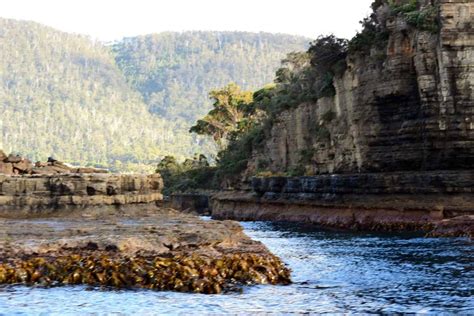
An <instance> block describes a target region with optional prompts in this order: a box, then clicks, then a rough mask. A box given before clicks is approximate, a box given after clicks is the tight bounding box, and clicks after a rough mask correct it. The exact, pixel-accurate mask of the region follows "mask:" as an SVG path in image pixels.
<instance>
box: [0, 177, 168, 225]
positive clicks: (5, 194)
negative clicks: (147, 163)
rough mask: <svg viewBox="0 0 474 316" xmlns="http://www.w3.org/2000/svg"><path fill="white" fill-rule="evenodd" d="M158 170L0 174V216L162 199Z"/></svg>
mask: <svg viewBox="0 0 474 316" xmlns="http://www.w3.org/2000/svg"><path fill="white" fill-rule="evenodd" d="M162 188H163V180H162V179H161V176H160V174H150V175H143V174H111V173H65V174H42V175H19V176H8V175H1V174H0V217H9V218H20V217H24V218H31V217H34V216H46V215H47V214H57V213H61V212H63V213H69V212H74V211H81V210H84V209H90V208H95V209H98V210H105V209H110V210H113V209H119V208H122V209H127V208H130V207H134V206H135V205H139V204H140V205H141V204H150V205H154V204H155V203H156V202H158V201H161V200H162V199H163V195H162V194H161V190H162Z"/></svg>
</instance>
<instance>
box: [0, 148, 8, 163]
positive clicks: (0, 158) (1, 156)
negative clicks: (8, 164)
mask: <svg viewBox="0 0 474 316" xmlns="http://www.w3.org/2000/svg"><path fill="white" fill-rule="evenodd" d="M7 158H8V156H7V154H5V152H4V151H3V150H1V149H0V162H2V161H4V160H5V159H7Z"/></svg>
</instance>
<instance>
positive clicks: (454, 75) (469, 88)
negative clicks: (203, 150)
mask: <svg viewBox="0 0 474 316" xmlns="http://www.w3.org/2000/svg"><path fill="white" fill-rule="evenodd" d="M399 2H403V1H399ZM405 2H406V1H405ZM420 2H421V3H422V4H421V9H422V8H423V6H426V5H429V3H433V2H434V6H435V7H436V8H438V9H439V17H438V20H439V24H440V29H439V32H433V31H432V30H423V29H419V28H416V27H414V26H412V25H411V24H409V23H408V22H407V20H406V18H405V17H404V16H402V15H398V16H391V17H389V18H387V17H384V16H383V14H384V9H383V6H382V7H381V8H379V9H378V10H377V14H378V15H379V20H380V21H382V23H384V27H385V29H386V30H387V31H388V41H387V44H386V46H385V47H384V48H383V49H382V50H380V49H377V48H373V49H371V50H370V52H369V53H368V54H350V55H349V56H348V58H347V60H346V61H347V65H348V67H347V70H346V71H345V72H344V74H343V75H342V76H341V77H340V78H335V79H334V88H335V90H336V94H335V96H334V97H327V98H322V99H319V100H318V101H317V103H314V104H308V103H306V104H301V105H300V106H298V107H297V108H294V109H290V110H287V111H285V112H283V113H281V115H280V116H279V117H278V118H277V120H276V121H275V122H274V124H273V127H272V129H271V131H269V135H270V136H269V137H267V139H266V140H265V142H264V145H263V146H261V147H260V148H256V149H255V150H254V154H253V158H252V159H251V161H250V162H249V164H248V170H247V175H252V174H255V171H256V170H257V169H258V168H257V164H258V162H259V161H265V164H266V165H267V166H268V170H269V171H271V172H282V171H283V172H284V171H287V170H289V169H291V168H292V167H295V166H299V165H301V166H302V167H304V168H305V169H306V172H305V173H306V174H308V175H312V174H325V173H356V172H384V171H401V170H440V169H470V168H472V167H473V162H474V117H473V109H474V70H473V67H474V30H473V25H472V21H473V20H474V2H472V1H465V0H436V1H419V3H420Z"/></svg>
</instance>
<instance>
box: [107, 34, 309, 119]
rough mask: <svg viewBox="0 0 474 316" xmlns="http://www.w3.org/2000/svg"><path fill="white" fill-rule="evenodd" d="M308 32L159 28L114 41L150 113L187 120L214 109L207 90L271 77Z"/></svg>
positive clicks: (119, 61) (257, 82)
mask: <svg viewBox="0 0 474 316" xmlns="http://www.w3.org/2000/svg"><path fill="white" fill-rule="evenodd" d="M308 42H309V40H308V39H307V38H304V37H297V36H290V35H283V34H270V33H246V32H183V33H160V34H152V35H146V36H139V37H133V38H126V39H124V40H123V41H121V42H119V43H116V44H115V45H113V51H114V52H115V54H116V60H117V64H118V66H119V67H120V68H121V69H122V70H123V73H124V74H125V76H126V77H127V80H128V81H129V82H130V83H131V84H132V85H133V86H134V87H135V88H136V89H137V90H138V91H139V92H140V93H141V94H142V96H143V98H144V100H145V102H146V103H147V105H148V106H149V109H150V111H151V112H153V113H156V114H158V115H159V116H160V117H164V118H166V119H172V120H176V119H182V120H184V121H186V122H187V123H188V124H189V125H191V124H192V123H194V121H195V120H196V119H198V118H199V117H201V116H203V115H204V114H205V113H207V112H208V111H209V110H210V108H211V102H210V101H209V99H208V92H209V91H210V90H212V89H215V88H217V87H221V86H224V85H226V84H227V83H229V82H235V83H236V84H238V85H240V86H242V87H243V88H244V89H256V88H258V87H261V86H263V85H264V84H267V83H269V82H271V81H272V80H273V74H274V72H275V70H276V68H277V67H278V65H279V63H280V60H281V59H282V58H283V57H284V56H285V54H287V53H289V52H292V51H299V50H301V49H304V48H305V46H307V43H308Z"/></svg>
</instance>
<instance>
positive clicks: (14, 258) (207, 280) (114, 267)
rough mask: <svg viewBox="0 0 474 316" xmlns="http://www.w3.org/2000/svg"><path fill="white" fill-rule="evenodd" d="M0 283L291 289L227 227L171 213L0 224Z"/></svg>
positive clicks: (286, 277) (257, 248) (276, 265)
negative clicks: (259, 285)
mask: <svg viewBox="0 0 474 316" xmlns="http://www.w3.org/2000/svg"><path fill="white" fill-rule="evenodd" d="M0 249H2V250H1V251H0V284H2V283H3V284H19V283H20V284H27V285H33V284H36V285H41V286H60V285H69V284H85V285H90V286H94V287H96V286H100V287H102V286H105V287H114V288H147V289H154V290H173V291H182V292H197V293H207V294H211V293H221V292H223V291H227V290H232V289H235V288H238V287H239V286H240V285H242V284H288V283H290V272H289V270H288V269H287V268H286V267H285V266H284V264H283V263H282V262H281V261H280V260H279V259H278V258H277V257H275V256H274V255H272V254H271V253H270V252H269V251H268V250H267V248H266V247H265V246H264V245H263V244H261V243H260V242H257V241H253V240H251V239H250V238H249V237H247V236H246V235H245V234H244V233H243V232H242V228H241V226H240V225H239V224H238V223H236V222H232V221H222V222H220V221H219V222H214V221H204V220H201V219H199V218H198V217H196V216H193V215H190V214H184V213H181V212H178V211H176V210H173V209H170V208H160V207H155V208H150V207H149V206H147V207H142V208H135V209H133V210H127V211H120V210H119V211H117V210H114V211H104V210H101V211H97V210H91V209H88V210H85V211H83V212H76V213H70V214H68V215H62V216H57V217H53V216H50V217H46V218H37V219H6V218H0Z"/></svg>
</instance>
